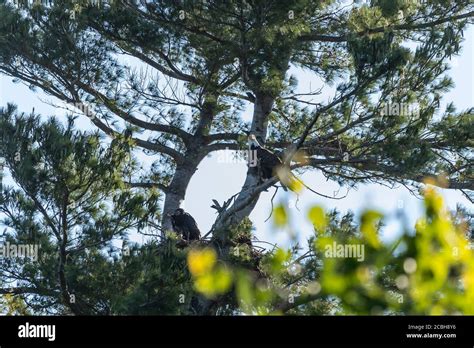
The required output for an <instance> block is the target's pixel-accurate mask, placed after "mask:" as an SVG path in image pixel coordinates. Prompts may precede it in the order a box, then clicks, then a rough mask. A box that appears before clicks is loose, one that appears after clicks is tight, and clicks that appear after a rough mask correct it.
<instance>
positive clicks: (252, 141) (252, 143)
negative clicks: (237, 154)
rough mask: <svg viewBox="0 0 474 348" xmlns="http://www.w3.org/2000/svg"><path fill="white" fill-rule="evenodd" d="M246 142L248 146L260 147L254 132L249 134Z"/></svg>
mask: <svg viewBox="0 0 474 348" xmlns="http://www.w3.org/2000/svg"><path fill="white" fill-rule="evenodd" d="M248 144H249V146H250V147H261V146H260V144H259V142H258V140H257V137H256V136H255V134H249V137H248Z"/></svg>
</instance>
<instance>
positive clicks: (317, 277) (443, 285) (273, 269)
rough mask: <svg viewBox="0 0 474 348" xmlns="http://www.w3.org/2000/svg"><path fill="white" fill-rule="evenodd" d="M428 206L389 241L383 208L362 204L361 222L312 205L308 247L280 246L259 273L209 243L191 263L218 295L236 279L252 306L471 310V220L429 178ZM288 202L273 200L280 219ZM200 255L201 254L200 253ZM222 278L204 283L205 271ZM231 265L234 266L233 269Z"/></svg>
mask: <svg viewBox="0 0 474 348" xmlns="http://www.w3.org/2000/svg"><path fill="white" fill-rule="evenodd" d="M424 206H425V213H424V215H423V216H422V217H420V219H419V220H418V222H417V224H416V226H415V229H414V230H413V231H408V230H407V231H403V233H401V236H400V237H399V238H398V239H397V240H396V241H394V242H392V243H384V242H382V241H381V240H380V237H379V234H380V229H381V226H382V222H383V215H382V214H380V213H379V212H377V211H374V210H367V211H365V212H364V213H363V214H362V215H361V217H360V221H359V222H358V223H355V222H354V217H353V216H352V215H350V214H349V215H346V216H344V217H342V218H341V217H339V214H337V213H336V212H331V213H325V212H324V210H323V209H322V208H321V207H319V206H314V207H312V208H311V209H310V210H309V212H308V219H309V220H310V221H311V222H312V223H313V224H314V226H315V235H314V237H312V238H310V240H309V244H310V246H309V248H310V250H309V251H308V252H307V253H305V254H304V255H298V254H297V253H296V252H295V251H294V250H284V249H281V248H277V249H275V250H274V251H273V252H272V253H270V254H267V255H265V257H264V258H263V259H262V261H261V263H260V268H259V269H260V273H259V274H258V275H256V274H255V272H253V273H252V272H248V271H246V270H243V269H241V268H236V267H232V266H231V265H227V266H223V265H219V267H216V266H215V265H216V264H218V262H219V261H218V258H217V254H216V253H215V252H214V251H212V249H206V250H201V251H191V252H190V253H189V255H188V264H189V267H190V269H191V270H192V272H191V273H193V274H194V275H195V278H194V281H195V287H196V289H197V290H198V291H200V292H202V293H204V294H205V295H210V294H212V296H215V295H217V294H222V293H224V292H225V290H226V288H228V289H229V290H230V284H229V282H230V281H231V279H232V281H233V283H234V290H235V291H234V292H235V296H236V297H237V300H238V304H239V306H240V311H242V312H244V313H248V314H284V313H286V314H397V313H398V314H401V313H404V314H474V252H473V250H472V249H471V248H470V246H469V240H468V238H467V231H468V230H467V226H468V224H467V222H466V221H463V222H459V221H457V222H456V221H455V220H454V219H455V218H456V219H458V220H459V219H461V220H462V218H459V216H458V217H455V216H453V214H452V213H450V212H449V211H448V210H447V209H446V208H445V206H444V203H443V199H442V197H441V195H440V194H439V193H438V192H437V191H436V190H435V189H434V188H432V187H431V186H430V185H429V184H428V185H427V186H426V188H425V191H424ZM288 219H289V214H288V212H286V209H285V207H284V206H283V205H279V206H277V207H276V208H275V215H274V220H275V225H276V226H278V227H284V226H286V225H287V223H288ZM196 255H197V256H198V257H197V258H196ZM201 269H205V271H204V273H205V274H206V277H209V279H216V280H219V277H221V272H222V269H225V270H226V273H225V285H226V286H225V287H223V286H222V284H221V282H220V281H215V282H213V283H212V282H210V281H209V282H206V286H205V287H204V288H201V284H200V277H201V275H200V272H201V271H198V270H201ZM230 270H232V273H229V272H230Z"/></svg>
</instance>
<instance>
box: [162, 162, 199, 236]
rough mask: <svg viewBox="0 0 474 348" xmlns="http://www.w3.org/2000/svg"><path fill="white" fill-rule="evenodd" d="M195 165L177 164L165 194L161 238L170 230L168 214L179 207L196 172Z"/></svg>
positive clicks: (187, 163) (191, 163)
mask: <svg viewBox="0 0 474 348" xmlns="http://www.w3.org/2000/svg"><path fill="white" fill-rule="evenodd" d="M197 164H198V163H195V162H194V161H185V163H182V164H178V165H177V167H176V171H175V173H174V175H173V180H171V183H170V185H169V188H168V190H167V192H166V197H165V203H164V207H163V219H162V224H161V226H162V236H163V237H164V234H165V232H166V231H170V230H172V225H171V218H170V216H169V215H170V214H172V213H173V212H174V211H175V210H176V209H178V208H179V207H180V204H181V202H182V201H183V200H184V198H185V195H186V189H187V188H188V185H189V182H190V181H191V178H192V177H193V175H194V173H195V172H196V170H197Z"/></svg>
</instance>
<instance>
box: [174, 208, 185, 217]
mask: <svg viewBox="0 0 474 348" xmlns="http://www.w3.org/2000/svg"><path fill="white" fill-rule="evenodd" d="M183 214H184V209H181V208H178V209H176V210H175V211H174V215H183Z"/></svg>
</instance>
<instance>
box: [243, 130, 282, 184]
mask: <svg viewBox="0 0 474 348" xmlns="http://www.w3.org/2000/svg"><path fill="white" fill-rule="evenodd" d="M249 148H250V151H256V155H257V161H258V166H259V169H260V176H261V178H262V179H263V180H268V179H271V178H273V177H274V176H276V175H277V170H278V168H281V167H282V166H283V162H282V161H281V159H280V157H278V156H277V155H275V154H274V153H273V152H271V151H270V150H267V149H265V148H264V147H262V146H261V145H260V143H259V142H258V140H257V138H256V137H255V135H254V134H250V135H249ZM282 187H283V189H284V190H285V191H286V187H285V186H284V185H282Z"/></svg>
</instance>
